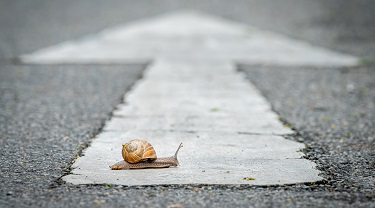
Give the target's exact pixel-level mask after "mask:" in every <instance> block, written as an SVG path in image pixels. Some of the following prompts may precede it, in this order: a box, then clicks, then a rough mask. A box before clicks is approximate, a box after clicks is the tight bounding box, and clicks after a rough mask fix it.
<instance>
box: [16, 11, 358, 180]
mask: <svg viewBox="0 0 375 208" xmlns="http://www.w3.org/2000/svg"><path fill="white" fill-rule="evenodd" d="M22 60H23V61H24V62H32V63H39V64H53V63H65V62H69V63H72V62H73V63H84V62H95V63H105V62H124V63H125V62H127V61H134V60H153V63H152V64H151V66H150V67H149V68H148V70H147V71H146V72H145V76H144V78H143V79H142V80H140V81H139V82H138V83H137V84H136V85H135V86H134V87H133V89H132V90H131V91H130V92H129V94H127V95H126V98H125V104H121V105H119V106H117V110H116V111H115V112H114V117H113V118H112V119H111V120H110V121H109V122H108V123H107V124H106V125H105V127H104V131H103V132H102V133H100V134H99V135H98V136H97V137H96V138H95V139H94V140H93V143H92V144H91V146H90V147H89V148H87V149H86V150H85V152H84V156H83V157H80V158H78V159H77V161H76V162H75V164H74V165H73V168H74V169H73V174H71V175H68V176H65V177H64V180H66V181H67V182H70V183H74V184H86V183H112V184H123V185H150V184H197V183H198V184H200V183H202V184H257V185H270V184H290V183H301V182H314V181H318V180H321V179H322V178H321V177H319V176H318V173H319V171H317V170H316V169H315V164H314V163H313V162H310V161H308V160H306V159H303V158H302V156H303V154H302V153H301V152H299V151H298V150H300V149H302V148H304V145H303V144H301V143H297V142H294V141H290V140H287V139H284V138H283V137H282V135H285V134H290V133H293V131H292V130H290V129H288V128H285V127H284V126H283V124H282V123H281V122H280V121H279V119H278V116H277V115H276V114H275V113H274V112H272V111H271V108H270V104H269V103H268V102H267V101H266V100H265V98H264V97H262V96H261V95H260V93H259V92H258V91H257V89H256V88H255V87H254V86H253V85H252V84H251V83H250V82H249V81H247V80H245V78H244V76H243V75H242V74H241V73H239V72H236V70H235V67H234V64H233V61H235V60H246V61H247V62H250V63H252V64H275V65H285V66H302V65H312V66H352V65H355V64H356V63H357V62H358V59H357V58H356V57H353V56H350V55H345V54H339V53H336V52H332V51H329V50H326V49H322V48H318V47H314V46H311V45H308V44H306V43H303V42H300V41H295V40H291V39H288V38H286V37H282V36H280V35H276V34H272V33H268V32H265V31H261V30H258V29H255V28H251V27H249V26H245V25H241V24H239V23H234V22H230V21H228V20H224V19H220V18H216V17H212V16H208V15H205V14H201V13H197V12H180V13H173V14H168V15H164V16H161V17H158V18H154V19H150V20H145V21H139V22H137V23H135V24H127V25H124V26H120V27H117V28H111V29H108V30H105V31H103V32H101V33H100V34H97V35H94V36H91V37H89V38H87V39H81V40H77V41H69V42H66V43H62V44H60V45H57V46H52V47H50V48H46V49H42V50H39V51H37V52H35V53H32V54H28V55H24V56H22ZM270 84H272V83H270ZM134 138H141V139H147V140H148V141H149V142H150V143H151V144H153V145H154V147H155V149H156V151H157V154H158V156H159V157H161V156H171V155H172V154H173V153H174V151H175V149H176V148H177V146H178V144H179V143H180V142H183V143H184V147H183V149H181V150H180V155H179V160H180V164H181V165H180V166H179V167H177V168H167V169H145V170H121V171H113V170H110V169H109V167H108V166H109V165H112V164H114V163H115V162H117V161H119V160H121V159H122V158H121V144H122V143H124V142H125V141H127V140H130V139H134ZM248 177H251V178H255V180H247V178H248ZM244 178H245V179H244Z"/></svg>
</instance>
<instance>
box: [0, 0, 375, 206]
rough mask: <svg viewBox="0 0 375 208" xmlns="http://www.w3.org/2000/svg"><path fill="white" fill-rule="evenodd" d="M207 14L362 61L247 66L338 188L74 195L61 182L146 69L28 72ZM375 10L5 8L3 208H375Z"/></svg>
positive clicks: (357, 6)
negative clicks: (39, 59) (166, 15)
mask: <svg viewBox="0 0 375 208" xmlns="http://www.w3.org/2000/svg"><path fill="white" fill-rule="evenodd" d="M181 8H184V9H198V10H201V11H205V12H209V13H212V14H217V15H221V16H224V17H226V18H230V19H234V20H238V21H241V22H244V23H248V24H251V25H255V26H258V27H260V28H265V29H268V30H273V31H276V32H280V33H283V34H285V35H288V36H291V37H294V38H297V39H302V40H306V41H308V42H311V43H313V44H316V45H321V46H325V47H327V48H331V49H334V50H337V51H342V52H346V53H350V54H353V55H357V56H359V57H361V58H362V62H363V65H362V66H360V67H356V68H335V69H325V68H320V69H314V68H277V67H273V66H246V65H240V66H239V70H241V71H243V72H244V73H246V75H248V78H249V80H250V81H252V82H253V83H254V84H255V85H256V86H257V87H258V88H259V89H260V90H261V92H262V93H263V94H264V95H265V96H266V97H267V98H268V99H269V101H270V102H271V103H272V105H273V108H274V110H275V111H277V112H278V113H279V114H280V116H281V118H282V119H283V121H284V122H286V123H288V125H290V126H292V127H293V128H295V129H296V130H297V132H298V134H297V135H294V136H290V137H289V139H293V140H297V141H300V142H304V143H305V144H306V145H307V148H306V150H305V153H306V157H307V158H309V159H311V160H313V161H315V162H316V163H317V164H318V168H319V169H320V170H322V171H323V175H322V176H324V177H325V178H326V181H323V182H322V183H317V184H298V185H290V186H276V187H255V186H206V185H196V186H143V187H123V186H113V185H110V184H107V185H105V184H104V185H90V186H86V185H82V186H73V185H70V184H65V183H63V182H62V181H61V180H60V177H61V176H63V175H65V174H67V173H69V170H70V164H71V162H72V160H73V158H75V157H76V156H77V155H79V154H80V152H81V150H82V149H83V148H85V147H86V146H87V145H88V144H89V143H90V138H92V137H93V136H95V135H96V134H97V133H98V132H99V131H100V128H101V127H102V125H103V123H104V121H105V120H106V119H108V118H109V117H110V115H111V112H112V110H113V108H114V106H116V104H118V103H120V102H121V98H122V96H123V94H124V93H125V92H126V91H127V90H128V89H129V88H130V87H131V85H132V84H133V83H134V82H135V81H136V80H137V79H139V78H140V77H141V74H142V70H143V69H144V68H145V67H146V65H144V64H128V65H59V66H48V65H47V66H38V65H20V64H18V63H17V62H15V60H14V58H15V57H17V56H18V55H21V54H23V53H26V52H31V51H33V50H36V49H38V48H42V47H45V46H48V45H51V44H56V43H59V42H61V41H64V40H68V39H71V38H77V37H80V36H82V35H85V34H90V33H92V32H96V31H99V30H101V29H103V28H106V27H109V26H112V25H116V24H119V23H123V22H127V21H131V20H134V19H137V18H141V17H145V16H151V15H154V14H158V13H162V12H164V11H169V10H174V9H181ZM373 8H375V3H374V2H373V1H371V0H367V1H366V0H362V1H350V0H334V1H329V2H326V1H324V0H318V1H316V0H315V1H314V0H310V1H307V0H304V1H301V0H285V1H260V0H259V1H255V0H253V1H244V0H235V1H230V2H229V1H222V2H219V1H204V2H201V1H198V0H197V1H175V0H169V1H167V0H163V1H158V2H155V1H143V0H139V1H120V0H118V1H116V0H108V1H105V3H104V2H102V1H93V0H82V1H79V2H76V1H73V0H66V1H58V0H50V1H46V0H35V1H0V91H1V97H0V137H1V140H0V144H1V145H0V150H1V151H0V158H1V161H0V162H1V165H0V169H1V176H0V183H1V188H0V207H72V206H73V207H78V206H79V207H93V206H104V207H118V206H129V207H167V206H169V205H173V204H181V205H184V206H185V207H232V206H243V207H252V206H253V207H272V206H273V207H280V206H284V207H296V206H297V207H323V206H324V207H327V206H328V207H329V206H332V207H375V203H374V202H373V201H374V198H375V191H374V190H375V189H374V187H375V184H374V183H375V178H374V176H375V171H374V170H375V155H374V149H375V139H374V138H375V136H374V135H375V134H374V133H375V132H374V131H375V130H374V129H375V128H374V121H375V109H374V108H375V107H374V106H375V104H374V103H375V89H374V88H375V81H374V80H375V65H374V63H375V41H374V39H375V38H374V37H375V26H374V23H373V20H374V19H375V13H374V12H373Z"/></svg>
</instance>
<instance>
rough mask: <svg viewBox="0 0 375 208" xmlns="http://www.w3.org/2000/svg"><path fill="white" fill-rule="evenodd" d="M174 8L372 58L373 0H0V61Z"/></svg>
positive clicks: (373, 31)
mask: <svg viewBox="0 0 375 208" xmlns="http://www.w3.org/2000/svg"><path fill="white" fill-rule="evenodd" d="M178 9H194V10H200V11H204V12H208V13H211V14H216V15H220V16H223V17H226V18H229V19H233V20H237V21H240V22H243V23H247V24H251V25H254V26H258V27H260V28H264V29H269V30H272V31H276V32H280V33H283V34H286V35H289V36H292V37H295V38H298V39H303V40H307V41H309V42H312V43H314V44H317V45H321V46H329V47H330V48H333V49H336V50H339V51H348V52H349V53H353V54H354V55H357V56H366V57H367V56H369V53H371V55H372V56H373V55H374V48H375V46H374V45H375V44H374V41H369V39H372V37H374V36H375V26H374V19H375V14H374V13H375V12H374V10H375V3H374V1H372V0H361V1H352V0H330V1H325V0H282V1H272V0H233V1H217V0H215V1H213V0H207V1H199V0H191V1H182V0H158V1H152V0H137V1H131V0H107V1H98V0H80V1H74V0H63V1H62V0H34V1H26V0H15V1H7V0H2V1H0V31H1V32H0V57H3V58H4V57H5V58H11V57H14V56H17V55H20V54H21V53H25V52H31V51H33V50H35V49H38V48H42V47H45V46H48V45H51V44H55V43H58V42H61V41H63V40H67V39H71V38H77V37H80V36H82V35H85V34H89V33H92V32H96V31H99V30H101V29H103V28H106V27H110V26H113V25H116V24H120V23H124V22H128V21H131V20H135V19H139V18H142V17H146V16H152V15H156V14H160V13H163V12H166V11H171V10H178ZM370 43H371V44H370Z"/></svg>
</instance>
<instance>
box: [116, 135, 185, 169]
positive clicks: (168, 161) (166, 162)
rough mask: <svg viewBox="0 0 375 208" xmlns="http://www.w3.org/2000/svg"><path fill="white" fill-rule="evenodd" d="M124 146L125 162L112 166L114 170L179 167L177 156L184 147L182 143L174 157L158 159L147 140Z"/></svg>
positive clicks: (131, 142)
mask: <svg viewBox="0 0 375 208" xmlns="http://www.w3.org/2000/svg"><path fill="white" fill-rule="evenodd" d="M122 146H123V147H122V156H123V158H124V160H122V161H119V162H117V163H116V164H114V165H112V166H110V168H111V169H112V170H121V169H143V168H168V167H171V166H178V165H179V163H178V159H177V154H178V151H179V150H180V148H181V147H182V143H181V144H180V145H179V146H178V148H177V150H176V153H175V154H174V155H173V156H170V157H161V158H157V157H156V152H155V150H154V148H153V147H152V145H151V144H150V143H148V142H147V141H145V140H138V139H137V140H131V141H130V142H128V143H126V144H123V145H122ZM142 149H143V150H142Z"/></svg>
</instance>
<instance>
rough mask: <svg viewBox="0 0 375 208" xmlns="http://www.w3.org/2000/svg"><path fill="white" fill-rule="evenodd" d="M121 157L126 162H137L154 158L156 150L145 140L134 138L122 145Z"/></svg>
mask: <svg viewBox="0 0 375 208" xmlns="http://www.w3.org/2000/svg"><path fill="white" fill-rule="evenodd" d="M122 157H123V158H124V160H125V161H126V162H128V163H138V162H145V161H148V162H150V161H153V160H156V158H157V156H156V151H155V149H154V147H152V145H151V144H150V143H148V142H147V141H145V140H140V139H134V140H131V141H129V142H128V143H126V144H123V145H122Z"/></svg>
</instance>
